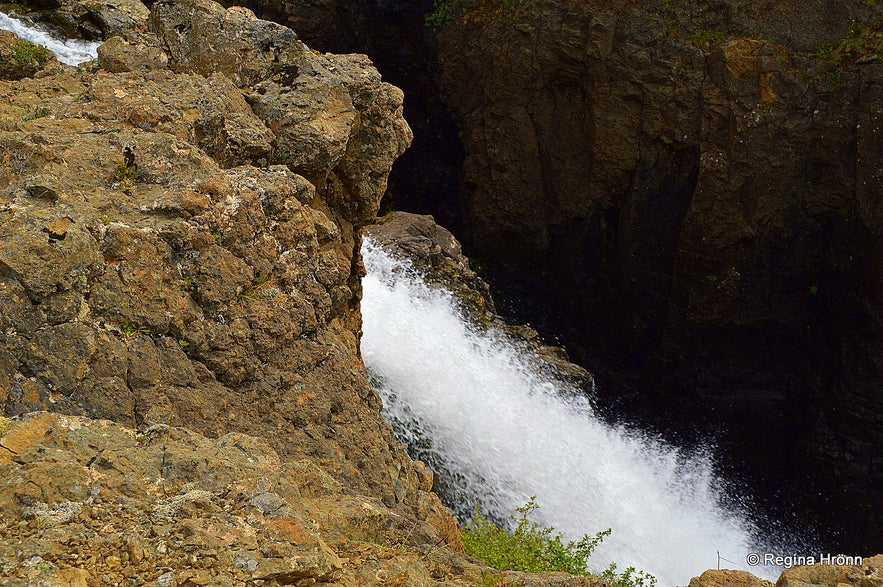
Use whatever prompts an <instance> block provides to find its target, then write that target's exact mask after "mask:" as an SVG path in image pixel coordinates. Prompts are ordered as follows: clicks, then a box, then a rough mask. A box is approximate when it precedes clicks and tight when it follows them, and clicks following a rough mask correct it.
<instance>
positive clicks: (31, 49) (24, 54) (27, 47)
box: [12, 40, 49, 67]
mask: <svg viewBox="0 0 883 587" xmlns="http://www.w3.org/2000/svg"><path fill="white" fill-rule="evenodd" d="M12 58H13V59H14V60H15V62H16V63H18V64H19V65H28V64H29V63H33V62H34V61H36V62H37V64H39V66H40V67H43V66H44V65H46V62H48V61H49V49H47V48H46V47H43V46H42V45H37V44H35V43H31V42H30V41H25V40H21V41H18V42H16V43H15V45H13V47H12Z"/></svg>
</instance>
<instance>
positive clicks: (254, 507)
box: [0, 412, 482, 587]
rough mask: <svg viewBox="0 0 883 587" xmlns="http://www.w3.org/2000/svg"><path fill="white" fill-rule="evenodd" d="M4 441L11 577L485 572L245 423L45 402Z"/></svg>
mask: <svg viewBox="0 0 883 587" xmlns="http://www.w3.org/2000/svg"><path fill="white" fill-rule="evenodd" d="M0 446H3V447H5V448H6V449H5V450H4V449H0V473H2V475H0V508H2V511H3V518H2V520H0V530H2V532H3V540H2V541H0V584H3V585H25V584H39V585H51V586H57V587H61V586H69V585H77V586H80V585H82V586H85V585H94V584H97V583H99V582H100V583H103V584H114V583H120V582H132V583H135V584H138V585H152V586H161V585H180V586H185V585H191V586H192V585H236V584H240V585H255V584H263V585H272V586H277V585H312V584H314V583H320V584H345V585H363V584H369V583H368V582H366V579H365V578H364V577H366V576H367V577H375V576H394V577H395V576H398V577H400V578H401V581H402V582H401V583H400V584H402V585H404V584H405V580H406V579H408V578H409V577H410V578H411V579H410V580H411V581H417V580H420V582H421V584H425V585H435V584H439V583H438V582H436V581H435V580H434V579H435V578H437V577H439V576H445V575H447V576H449V577H451V579H452V580H453V581H454V583H453V584H456V585H473V584H475V583H476V581H477V580H478V577H479V576H480V573H481V571H482V569H481V568H480V567H479V566H478V565H476V564H475V563H474V562H473V561H470V560H468V559H467V558H466V557H465V556H463V555H461V554H457V553H455V552H452V551H450V550H448V549H447V548H444V547H440V545H439V544H438V543H437V540H438V538H437V536H436V535H435V531H434V529H433V528H432V527H431V526H430V525H429V524H427V522H425V521H423V520H421V519H418V518H416V517H415V516H413V515H411V514H407V513H403V512H401V511H399V512H396V511H393V510H391V509H389V508H388V507H387V506H385V505H384V504H383V503H382V502H381V501H380V500H378V499H376V498H372V497H364V496H355V495H347V494H346V493H345V492H344V490H343V487H342V486H341V484H340V483H339V482H337V481H335V480H334V479H332V478H331V477H330V476H329V475H328V474H327V473H326V472H325V471H323V470H322V469H321V468H319V467H318V466H317V465H316V464H315V463H314V462H313V461H311V460H307V459H301V460H288V459H285V458H283V457H281V456H280V455H279V454H278V453H277V452H276V451H274V450H273V448H272V447H271V446H270V444H269V443H268V442H266V441H265V440H263V439H259V438H256V437H253V436H249V435H246V434H241V433H227V434H224V435H222V436H220V437H219V438H207V437H205V436H202V435H199V434H196V433H194V432H191V431H189V430H186V429H183V428H174V427H169V426H166V425H163V424H158V425H154V426H151V427H149V428H146V429H143V430H141V431H136V430H133V429H131V428H126V427H124V426H121V425H119V424H117V423H114V422H110V421H107V420H90V419H88V418H81V417H72V416H63V415H60V414H50V413H47V412H38V413H35V414H30V415H28V416H24V417H20V418H17V419H15V420H13V421H12V422H11V423H10V424H9V425H8V427H7V428H6V429H5V430H0ZM7 455H14V456H13V458H8V456H7ZM338 582H339V583H338ZM446 584H447V583H446Z"/></svg>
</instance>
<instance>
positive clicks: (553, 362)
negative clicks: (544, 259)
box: [365, 212, 595, 397]
mask: <svg viewBox="0 0 883 587" xmlns="http://www.w3.org/2000/svg"><path fill="white" fill-rule="evenodd" d="M365 235H366V236H368V237H369V238H371V240H372V241H373V242H374V243H376V244H377V245H379V246H381V247H382V248H383V249H385V250H386V251H387V252H389V253H390V254H392V255H394V256H395V257H397V258H399V259H405V260H407V261H408V262H409V264H410V266H411V268H413V269H414V271H416V273H417V274H419V275H420V277H421V278H422V279H423V280H424V281H425V282H426V283H427V284H428V285H430V286H431V287H440V288H444V289H445V290H447V291H449V292H450V293H451V294H452V295H453V296H454V298H455V299H456V300H457V302H458V304H459V306H460V310H461V311H462V312H463V314H464V315H465V316H466V317H467V318H468V320H469V321H470V322H472V324H473V325H474V326H475V327H476V328H480V329H483V330H495V331H498V332H500V333H502V334H503V335H505V336H507V337H509V338H510V339H512V340H513V341H515V342H516V344H520V345H523V346H524V347H525V348H526V349H527V350H528V351H529V352H531V353H532V354H533V355H535V356H536V358H537V362H536V367H537V369H539V370H540V371H542V372H544V373H545V374H546V375H547V376H549V377H550V378H552V379H555V380H558V381H559V382H561V383H563V384H564V385H566V386H568V387H570V388H572V389H576V390H580V391H581V392H583V393H586V394H588V395H589V396H591V397H594V394H595V380H594V378H593V377H592V375H591V374H590V373H589V372H588V371H586V370H585V369H583V368H582V367H580V366H579V365H576V364H574V363H573V362H571V361H570V359H569V357H568V356H567V352H566V351H565V350H564V349H562V348H561V347H556V346H550V345H546V344H543V341H542V339H541V337H540V335H539V333H538V332H537V331H536V330H534V329H533V328H531V327H530V326H525V325H519V324H510V323H508V322H507V321H506V320H505V319H504V318H503V317H501V316H500V315H499V314H498V313H497V310H496V306H495V304H494V299H493V296H492V294H491V288H490V286H489V285H488V284H487V282H485V281H484V279H483V278H482V277H481V276H480V275H479V274H478V273H476V271H475V270H473V269H472V266H471V265H472V263H471V262H470V260H469V258H468V257H467V256H466V255H464V254H463V249H462V247H461V245H460V242H459V241H458V240H457V239H456V238H455V237H454V235H453V234H451V233H450V232H449V231H448V230H447V229H446V228H444V227H442V226H439V225H438V224H436V223H435V220H434V219H433V218H432V216H428V215H421V214H410V213H408V212H391V213H390V214H387V215H385V216H383V217H381V218H380V219H378V222H377V224H372V225H368V226H366V227H365Z"/></svg>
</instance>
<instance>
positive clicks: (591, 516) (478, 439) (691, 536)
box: [362, 240, 780, 587]
mask: <svg viewBox="0 0 883 587" xmlns="http://www.w3.org/2000/svg"><path fill="white" fill-rule="evenodd" d="M362 253H363V255H364V261H365V267H366V268H367V272H368V274H367V276H366V277H365V279H364V281H363V288H364V297H363V300H362V313H363V318H364V326H363V329H364V335H363V338H362V353H363V356H364V360H365V364H366V365H367V367H368V370H369V373H370V374H371V376H372V379H373V381H374V383H375V385H376V387H377V388H378V391H379V392H380V394H381V395H382V397H383V400H384V410H385V416H386V417H387V419H388V420H389V421H390V422H391V423H392V424H393V426H394V428H396V432H397V434H398V435H399V438H400V440H402V442H403V443H404V444H405V445H406V446H409V449H410V450H412V453H414V454H413V456H415V457H419V458H424V459H428V460H430V461H431V464H432V466H433V467H434V468H435V469H436V471H437V474H438V476H439V477H442V478H443V481H444V482H445V483H446V484H447V485H448V486H450V485H455V486H456V488H455V489H454V490H453V491H448V492H447V498H448V500H449V501H451V499H452V495H451V494H452V493H453V501H456V502H457V503H456V504H454V505H456V506H459V507H458V509H459V511H460V512H461V513H463V512H468V511H471V509H472V508H474V507H475V505H478V506H479V507H480V508H481V509H482V510H483V511H485V512H487V513H489V514H490V515H492V516H494V517H496V518H499V519H506V517H507V516H508V515H509V514H511V513H512V512H513V511H514V508H515V507H516V506H520V505H523V504H524V503H526V502H527V500H528V499H529V497H530V496H536V498H537V499H536V501H537V503H538V504H539V506H540V509H539V510H538V511H537V512H536V514H537V515H538V521H539V522H540V523H542V524H544V525H550V526H554V527H555V528H556V529H557V530H558V531H560V532H562V533H563V534H564V535H565V536H566V537H568V538H570V539H578V538H580V537H581V536H582V535H583V534H586V533H588V534H594V533H595V532H597V531H599V530H603V529H606V528H612V530H613V533H612V535H611V536H610V537H608V538H607V539H606V540H605V541H604V543H603V544H602V545H601V546H600V547H599V548H598V549H597V550H596V554H595V555H594V557H593V559H594V563H593V564H594V565H595V569H594V570H600V569H603V568H606V566H607V565H608V563H610V562H613V561H615V562H617V563H618V564H619V567H620V568H621V569H622V568H624V567H625V566H628V565H634V566H636V567H637V568H638V569H642V570H644V571H647V572H649V573H652V574H654V575H655V576H656V577H657V579H658V581H659V585H660V586H661V587H669V586H673V585H686V584H687V582H688V581H689V579H690V578H691V577H693V576H696V575H698V574H700V573H701V572H702V571H703V570H705V569H709V568H715V567H716V566H717V564H718V558H717V555H718V552H719V553H720V556H721V557H724V558H725V559H728V560H729V561H735V564H732V563H726V562H725V563H723V564H722V565H721V566H722V568H744V569H746V570H750V571H751V572H753V573H755V574H758V575H761V576H764V577H766V578H774V577H776V576H777V575H778V572H779V571H780V569H778V568H772V567H771V568H765V567H748V566H746V564H745V557H746V555H747V554H748V553H749V552H758V551H759V552H765V551H767V549H761V548H760V547H757V546H756V540H755V538H754V537H755V536H756V535H757V529H756V528H755V527H754V526H753V525H752V524H751V523H750V522H749V521H748V520H747V519H746V518H745V517H744V516H743V515H741V514H739V513H737V512H733V511H730V510H728V509H726V508H725V507H724V506H722V505H721V501H722V494H721V491H720V489H719V486H718V482H717V480H716V479H715V476H714V474H713V472H712V463H711V460H710V458H709V457H708V456H707V455H704V454H689V455H688V454H684V453H683V452H682V451H679V450H678V449H676V448H674V447H672V446H669V445H667V444H665V443H663V442H661V441H658V440H655V439H652V438H648V437H647V436H646V435H643V434H641V433H638V432H635V431H630V430H627V429H625V428H622V427H612V426H609V425H607V424H605V423H603V422H602V421H601V420H600V419H599V418H598V417H596V416H595V414H594V413H593V411H592V408H591V406H590V404H589V402H588V401H587V400H586V399H585V397H584V396H583V395H582V394H580V393H577V392H575V391H574V390H572V389H567V387H566V386H565V385H563V384H561V383H560V382H556V381H553V380H550V379H549V378H548V376H543V375H541V374H540V372H539V371H538V369H537V367H536V364H535V360H534V359H532V358H531V357H530V355H529V353H527V352H526V351H523V350H520V349H519V348H518V345H516V344H515V343H513V342H512V341H510V340H508V339H506V338H505V337H503V336H500V335H495V334H493V333H490V334H489V333H485V332H481V331H477V330H476V329H474V328H472V327H471V326H470V325H469V324H468V322H466V321H465V320H464V319H463V317H462V315H461V314H460V312H459V311H458V307H457V304H456V302H455V301H454V300H453V299H452V298H451V296H450V294H448V293H447V292H445V291H443V290H437V289H430V288H428V287H426V285H425V284H424V283H423V281H422V280H421V279H420V278H419V276H417V275H416V274H415V273H414V272H413V271H411V270H410V269H409V267H408V265H407V264H406V263H404V262H402V261H400V260H396V259H394V258H392V257H390V256H389V255H388V254H387V253H385V252H384V251H383V250H382V249H381V248H379V247H378V246H376V245H374V244H373V243H372V242H371V241H369V240H366V242H365V244H364V245H363V248H362Z"/></svg>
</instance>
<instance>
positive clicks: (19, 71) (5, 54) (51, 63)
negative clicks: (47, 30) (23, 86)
mask: <svg viewBox="0 0 883 587" xmlns="http://www.w3.org/2000/svg"><path fill="white" fill-rule="evenodd" d="M57 66H58V59H56V57H55V55H54V54H53V53H52V51H49V50H48V49H46V48H45V47H41V46H39V45H35V44H33V43H31V42H29V41H26V40H24V39H22V38H19V36H18V35H16V34H15V33H11V32H9V31H4V30H0V79H4V80H17V79H21V78H23V77H32V76H34V75H35V74H36V73H38V72H42V71H44V70H47V69H48V70H51V69H54V68H56V67H57Z"/></svg>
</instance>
